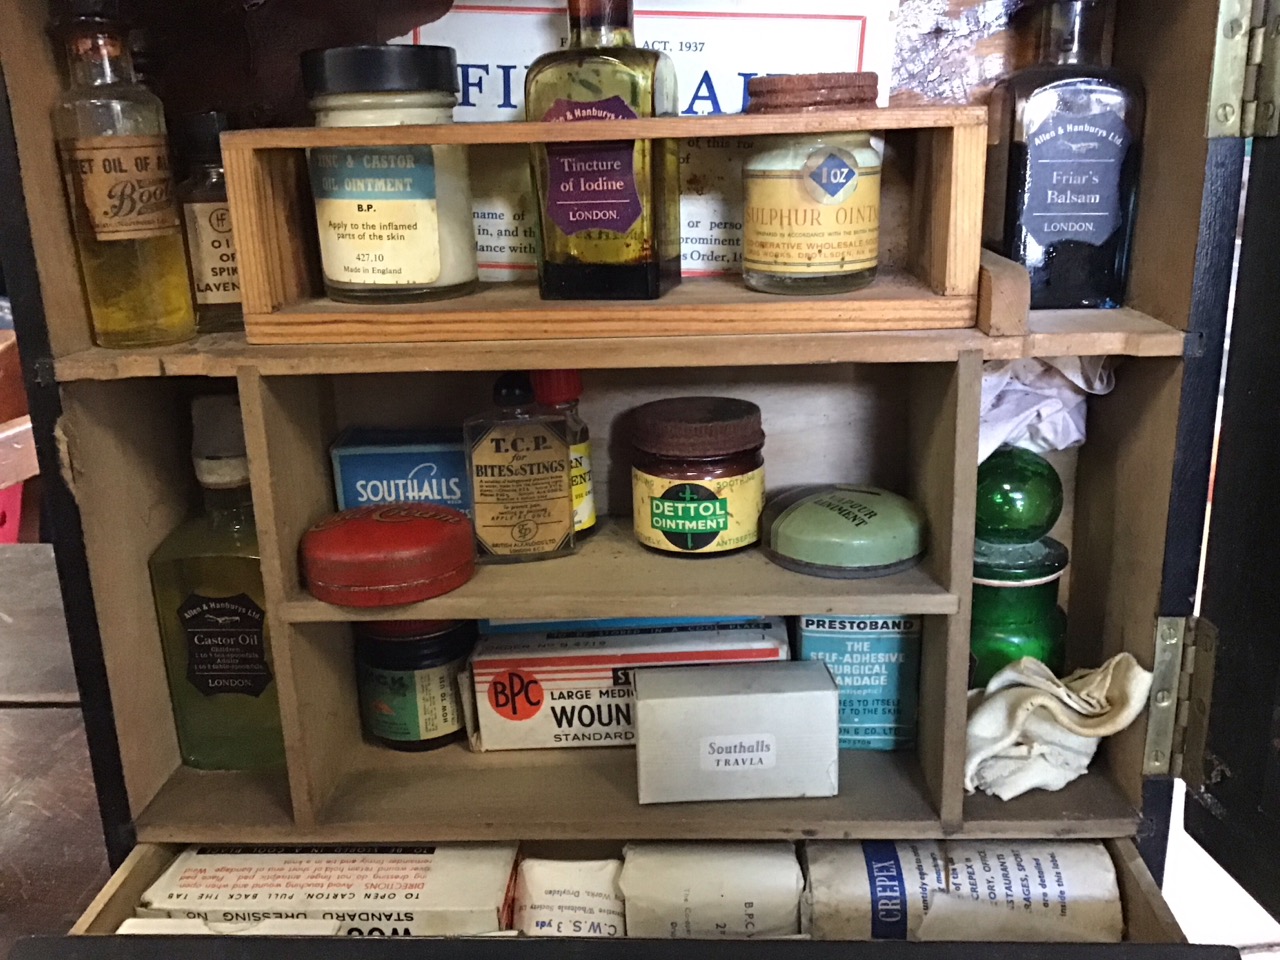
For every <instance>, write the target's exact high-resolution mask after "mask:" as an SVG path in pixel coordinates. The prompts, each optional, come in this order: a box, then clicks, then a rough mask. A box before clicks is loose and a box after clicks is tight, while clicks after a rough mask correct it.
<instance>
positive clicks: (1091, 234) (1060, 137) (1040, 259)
mask: <svg viewBox="0 0 1280 960" xmlns="http://www.w3.org/2000/svg"><path fill="white" fill-rule="evenodd" d="M1106 23H1107V5H1106V4H1105V3H1104V2H1101V0H1050V2H1049V3H1048V4H1047V5H1046V7H1045V9H1044V11H1043V20H1042V28H1041V35H1040V57H1039V60H1040V62H1039V63H1038V64H1037V65H1036V66H1034V67H1030V68H1028V69H1026V70H1021V71H1019V72H1017V73H1015V74H1013V75H1012V76H1010V77H1008V78H1007V79H1005V80H1002V81H1001V82H1000V83H999V84H998V85H997V87H996V88H995V90H994V91H993V92H992V97H991V131H992V146H991V149H990V153H989V156H988V163H987V198H986V215H985V218H984V219H985V224H984V240H985V243H986V245H987V246H988V247H989V248H991V249H992V250H994V251H996V252H997V253H1000V254H1002V255H1003V256H1006V257H1008V258H1009V259H1011V260H1016V261H1017V262H1019V263H1021V264H1023V265H1024V266H1026V268H1027V270H1028V272H1029V273H1030V274H1031V306H1032V307H1033V308H1039V309H1050V308H1072V307H1118V306H1120V305H1121V304H1122V303H1123V302H1124V294H1125V286H1126V283H1127V281H1128V275H1129V256H1130V248H1131V246H1132V241H1133V225H1134V217H1135V212H1136V206H1137V196H1138V168H1139V163H1140V160H1141V153H1142V124H1143V117H1144V113H1145V98H1144V95H1143V91H1142V87H1141V84H1140V83H1139V82H1138V81H1137V80H1135V79H1132V78H1130V77H1129V76H1128V75H1127V74H1125V73H1123V72H1121V71H1118V70H1113V69H1111V68H1109V67H1105V66H1103V64H1102V48H1103V41H1104V36H1105V33H1106Z"/></svg>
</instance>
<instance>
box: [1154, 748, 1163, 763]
mask: <svg viewBox="0 0 1280 960" xmlns="http://www.w3.org/2000/svg"><path fill="white" fill-rule="evenodd" d="M1151 762H1152V763H1164V751H1163V750H1152V751H1151Z"/></svg>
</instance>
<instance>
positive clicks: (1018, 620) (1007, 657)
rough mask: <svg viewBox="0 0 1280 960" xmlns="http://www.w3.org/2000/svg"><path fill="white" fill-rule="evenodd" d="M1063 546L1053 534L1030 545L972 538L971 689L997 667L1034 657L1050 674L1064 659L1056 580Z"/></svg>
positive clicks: (1063, 618) (1064, 553)
mask: <svg viewBox="0 0 1280 960" xmlns="http://www.w3.org/2000/svg"><path fill="white" fill-rule="evenodd" d="M1066 568H1067V548H1066V547H1065V546H1063V545H1062V544H1061V543H1059V542H1058V541H1057V540H1054V539H1053V538H1052V537H1043V538H1041V539H1040V540H1037V541H1036V542H1034V543H1017V544H995V543H986V542H984V541H981V540H979V541H977V543H976V544H975V546H974V558H973V615H972V620H971V623H970V629H969V666H970V673H971V676H970V683H969V686H970V687H985V686H986V685H987V683H988V682H989V681H990V680H991V678H992V677H993V676H995V675H996V674H997V673H998V672H999V671H1000V670H1001V669H1003V668H1004V667H1006V666H1008V665H1009V664H1010V663H1013V662H1014V661H1015V660H1020V659H1022V658H1023V657H1035V658H1036V659H1037V660H1039V661H1040V662H1042V663H1043V664H1044V665H1045V666H1047V667H1048V668H1049V669H1050V670H1052V671H1053V672H1054V673H1055V674H1057V673H1061V672H1062V668H1063V665H1064V660H1065V657H1066V646H1065V644H1066V636H1067V615H1066V613H1065V612H1064V611H1063V609H1062V608H1061V607H1060V606H1058V581H1059V580H1060V579H1061V578H1062V574H1063V571H1065V570H1066Z"/></svg>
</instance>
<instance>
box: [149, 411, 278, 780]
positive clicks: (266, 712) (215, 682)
mask: <svg viewBox="0 0 1280 960" xmlns="http://www.w3.org/2000/svg"><path fill="white" fill-rule="evenodd" d="M192 419H193V421H194V442H193V444H192V456H193V460H194V463H195V471H196V478H197V479H198V480H199V481H200V485H201V487H203V489H204V511H203V512H202V513H201V514H199V515H198V516H195V517H192V518H191V519H189V520H187V521H186V522H184V523H183V524H182V525H181V526H179V527H178V528H177V529H176V530H174V531H173V532H172V533H171V534H169V536H168V537H166V538H165V540H164V542H163V543H161V544H160V546H159V548H158V549H157V550H156V552H155V553H154V554H153V555H152V557H151V563H150V567H151V587H152V590H153V592H154V594H155V603H156V616H157V619H158V620H159V624H160V634H161V642H162V644H163V647H164V660H165V668H166V671H167V673H168V677H169V693H170V697H171V698H172V700H173V718H174V723H175V725H176V727H177V731H178V746H179V749H180V751H181V753H182V762H183V763H185V764H186V765H187V766H189V767H196V768H198V769H201V770H248V769H255V768H261V767H270V766H276V765H279V764H282V763H284V739H283V736H282V735H281V731H280V707H279V702H278V699H277V695H276V684H275V679H274V676H273V674H272V666H271V657H270V647H269V638H268V634H267V622H266V616H265V613H264V607H265V604H266V600H265V597H264V595H263V589H262V571H261V568H260V565H259V554H258V533H257V529H256V528H255V526H254V520H253V499H252V497H251V496H250V492H249V468H248V461H247V459H246V458H245V447H244V431H243V428H242V426H241V422H240V409H239V406H238V404H237V402H236V399H235V398H234V397H231V396H212V397H200V398H197V399H196V401H195V403H194V404H193V407H192Z"/></svg>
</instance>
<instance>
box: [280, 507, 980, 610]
mask: <svg viewBox="0 0 1280 960" xmlns="http://www.w3.org/2000/svg"><path fill="white" fill-rule="evenodd" d="M959 608H960V601H959V599H958V598H957V597H956V595H955V594H952V593H948V592H947V591H946V590H944V589H943V588H942V587H941V586H940V585H939V584H937V583H936V582H934V581H933V580H932V579H931V578H930V577H929V575H928V573H927V572H926V571H925V569H924V567H923V566H919V567H916V568H914V569H912V570H908V571H906V572H905V573H900V574H897V575H895V576H891V577H877V578H875V579H870V580H828V579H825V578H822V577H809V576H805V575H804V574H799V573H793V572H791V571H789V570H784V569H783V568H782V567H779V566H778V565H777V564H774V563H772V562H770V561H769V560H768V559H767V558H766V557H765V556H764V554H763V553H761V552H759V551H758V550H747V551H744V552H742V553H738V554H734V555H732V556H726V557H718V558H715V559H707V558H700V557H670V556H663V555H661V554H658V553H654V552H652V551H649V550H646V549H645V548H644V547H642V546H640V545H639V544H638V543H636V541H635V539H634V537H633V536H632V533H631V530H630V527H629V526H628V524H627V523H626V522H619V521H616V520H615V521H611V522H608V523H606V524H605V525H604V526H603V529H601V530H600V531H599V532H598V533H597V534H596V535H595V536H593V537H591V539H589V540H587V541H586V542H585V543H584V544H583V546H582V547H581V549H580V550H579V551H578V553H577V554H575V555H574V556H572V557H564V558H561V559H559V560H545V561H542V562H540V563H525V564H519V563H518V564H502V565H493V566H484V567H481V568H480V569H479V570H478V571H477V573H476V576H475V577H474V579H472V580H471V581H470V582H469V583H467V584H464V585H463V586H461V587H459V588H458V589H457V590H454V591H453V592H452V593H447V594H445V595H444V596H443V597H436V598H435V599H434V600H427V601H425V602H424V603H415V604H413V605H411V606H407V607H379V608H376V609H371V610H353V609H349V608H347V607H335V606H333V605H331V604H328V603H322V602H321V601H319V600H316V599H314V598H313V597H310V596H308V595H306V594H305V593H303V592H302V591H301V589H299V590H298V591H297V592H296V593H294V595H293V596H292V597H291V598H290V599H289V600H287V601H286V602H285V603H284V604H283V607H282V610H281V613H282V615H283V617H284V619H285V620H286V621H288V622H291V623H328V622H343V621H348V620H418V619H424V620H479V619H484V618H486V617H525V618H546V619H555V618H558V617H563V616H564V611H566V610H573V611H574V613H575V615H576V616H579V617H584V618H588V617H662V616H672V615H678V616H705V617H715V616H757V615H759V616H779V617H780V616H788V615H799V614H822V613H835V614H847V615H852V614H879V613H884V612H885V611H886V610H901V611H908V612H911V613H919V614H951V613H955V612H956V611H957V610H959Z"/></svg>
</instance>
